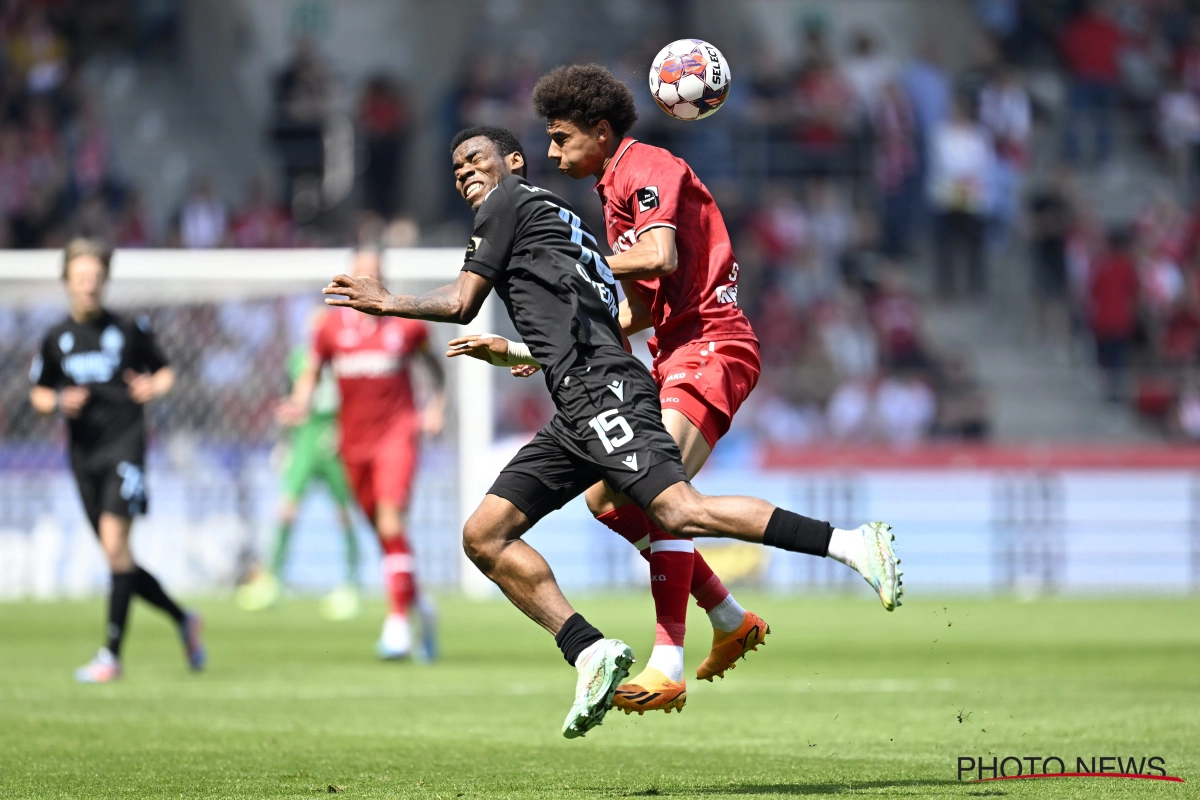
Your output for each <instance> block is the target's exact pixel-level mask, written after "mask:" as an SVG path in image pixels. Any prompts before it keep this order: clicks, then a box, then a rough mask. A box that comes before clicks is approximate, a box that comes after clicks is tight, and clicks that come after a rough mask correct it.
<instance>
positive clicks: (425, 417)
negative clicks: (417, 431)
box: [421, 403, 446, 437]
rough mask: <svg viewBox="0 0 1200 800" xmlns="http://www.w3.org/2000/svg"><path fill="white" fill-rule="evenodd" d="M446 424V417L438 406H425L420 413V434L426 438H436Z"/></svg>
mask: <svg viewBox="0 0 1200 800" xmlns="http://www.w3.org/2000/svg"><path fill="white" fill-rule="evenodd" d="M445 424H446V416H445V414H444V413H443V411H442V407H441V405H440V404H436V403H435V404H431V405H429V406H426V408H425V410H424V411H422V412H421V433H423V434H425V435H426V436H431V437H432V436H437V435H438V434H440V433H441V432H442V428H443V427H444V426H445Z"/></svg>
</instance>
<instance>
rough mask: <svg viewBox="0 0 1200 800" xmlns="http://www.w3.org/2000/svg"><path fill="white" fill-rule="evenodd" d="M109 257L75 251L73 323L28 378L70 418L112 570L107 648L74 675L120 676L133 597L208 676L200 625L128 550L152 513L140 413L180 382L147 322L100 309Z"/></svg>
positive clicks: (82, 488)
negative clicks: (161, 619)
mask: <svg viewBox="0 0 1200 800" xmlns="http://www.w3.org/2000/svg"><path fill="white" fill-rule="evenodd" d="M110 255H111V254H110V253H109V251H108V250H107V249H106V248H105V247H103V246H101V245H100V244H98V243H97V242H93V241H90V240H87V239H75V240H74V241H72V242H71V243H70V244H68V245H67V248H66V251H65V253H64V258H63V275H62V277H63V282H64V283H65V284H66V287H67V298H68V301H69V303H70V315H69V316H68V317H67V318H66V319H65V320H63V321H62V322H60V323H59V324H58V325H55V326H54V327H53V328H51V329H50V331H49V332H48V333H47V334H46V338H45V339H44V340H43V341H42V349H41V352H40V353H39V354H38V356H37V358H35V359H34V362H33V367H32V369H31V370H30V373H29V377H30V380H31V381H32V382H33V384H34V386H33V388H32V389H31V390H30V392H29V401H30V403H31V404H32V405H33V407H34V409H35V410H36V411H37V412H38V413H40V414H46V415H50V414H55V413H60V414H62V415H63V416H64V417H65V418H66V419H67V430H68V431H69V433H70V442H71V444H70V455H71V471H72V472H73V473H74V474H75V482H76V484H77V485H78V487H79V497H80V499H81V500H82V501H83V507H84V511H85V512H86V513H87V518H88V521H89V522H90V523H91V524H92V529H93V530H94V531H95V532H96V536H97V537H99V539H100V545H101V546H102V547H103V548H104V555H105V556H106V557H107V558H108V566H109V569H110V570H111V571H112V585H111V589H110V590H109V596H108V627H107V642H106V643H105V646H104V647H102V648H100V652H99V653H97V654H96V657H95V658H94V659H92V660H91V661H90V662H89V663H87V664H85V665H84V666H82V667H80V668H79V669H78V670H76V671H75V679H76V680H77V681H79V682H80V683H108V682H109V681H114V680H117V679H118V678H120V677H121V642H122V640H123V639H124V637H125V623H126V621H127V620H128V616H129V604H130V601H131V600H132V599H133V596H134V595H138V596H140V597H141V598H142V599H143V600H145V601H146V602H148V603H150V604H151V605H153V606H156V607H157V608H159V609H160V610H161V611H163V612H164V613H166V614H167V615H168V616H169V617H170V618H171V620H172V621H173V622H174V623H175V626H176V627H177V628H178V630H179V636H180V638H181V639H182V640H183V647H184V653H185V656H186V658H187V663H188V666H190V667H191V668H192V669H193V670H200V669H203V668H204V662H205V651H204V645H203V644H202V643H201V641H200V628H201V620H200V617H199V616H198V615H197V614H195V613H189V612H186V611H184V610H183V609H182V608H180V607H179V605H178V604H177V603H176V602H175V601H174V600H172V599H171V597H170V596H168V595H167V593H166V592H165V591H163V588H162V586H161V585H159V583H158V580H157V579H155V577H154V576H153V575H151V574H150V573H149V572H147V571H146V570H144V569H143V568H142V567H140V566H138V565H137V564H136V563H135V562H134V560H133V553H132V552H130V550H129V532H130V528H131V527H132V524H133V518H134V517H136V516H139V515H141V514H145V513H146V479H145V464H146V420H145V413H144V410H143V408H142V407H143V406H144V405H145V404H146V403H148V402H150V401H151V400H154V399H157V398H159V397H162V396H163V395H165V394H166V393H167V392H169V391H171V386H172V384H173V383H174V381H175V378H174V374H173V373H172V372H171V368H170V367H169V366H167V359H166V357H165V356H164V355H163V353H162V350H160V349H159V347H158V344H157V342H155V340H154V336H153V335H152V334H151V333H150V326H149V323H148V322H147V321H146V320H145V319H144V318H143V319H139V320H137V321H136V322H135V321H133V320H130V319H126V318H124V317H120V316H117V315H116V314H113V313H112V312H111V311H109V310H107V309H106V308H104V307H103V306H102V305H101V298H102V296H103V294H104V286H105V284H106V283H107V282H108V267H109V260H110Z"/></svg>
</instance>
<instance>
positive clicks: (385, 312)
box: [321, 271, 492, 325]
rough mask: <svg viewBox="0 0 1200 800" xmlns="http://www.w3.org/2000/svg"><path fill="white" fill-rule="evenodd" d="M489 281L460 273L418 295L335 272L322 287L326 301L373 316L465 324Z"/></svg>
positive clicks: (484, 296) (489, 286)
mask: <svg viewBox="0 0 1200 800" xmlns="http://www.w3.org/2000/svg"><path fill="white" fill-rule="evenodd" d="M491 290H492V282H491V281H489V280H488V279H487V278H485V277H483V276H482V275H479V274H478V273H475V272H466V271H463V272H460V273H458V279H457V280H455V281H454V283H451V284H448V285H446V286H442V287H440V288H437V289H434V290H433V291H432V292H427V293H425V294H418V295H407V294H389V293H388V290H387V289H385V288H383V284H381V283H380V282H379V281H377V280H375V279H374V278H351V277H350V276H349V275H338V276H336V277H334V279H333V280H332V281H331V282H330V284H329V285H328V286H326V287H325V288H324V289H322V290H321V292H322V293H323V294H325V295H341V297H336V296H332V297H326V298H325V302H326V304H328V305H331V306H344V307H346V308H353V309H354V310H355V311H361V312H363V313H364V314H374V315H375V316H387V317H406V318H408V319H423V320H426V321H428V322H452V323H454V324H456V325H465V324H466V323H468V322H470V321H471V320H473V319H475V315H476V314H478V313H479V309H480V308H481V307H482V306H483V301H484V300H485V299H487V296H488V292H490V291H491Z"/></svg>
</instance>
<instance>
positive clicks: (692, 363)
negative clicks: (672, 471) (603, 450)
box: [533, 65, 899, 713]
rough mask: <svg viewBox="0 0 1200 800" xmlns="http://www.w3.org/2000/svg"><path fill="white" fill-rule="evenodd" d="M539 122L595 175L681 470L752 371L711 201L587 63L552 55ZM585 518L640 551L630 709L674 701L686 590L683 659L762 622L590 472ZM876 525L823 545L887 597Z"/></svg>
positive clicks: (718, 653)
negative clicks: (690, 619)
mask: <svg viewBox="0 0 1200 800" xmlns="http://www.w3.org/2000/svg"><path fill="white" fill-rule="evenodd" d="M533 104H534V108H535V110H536V112H537V115H538V116H539V117H541V118H543V119H545V120H546V122H547V132H548V133H549V135H550V149H549V157H550V158H551V159H552V160H554V161H555V162H557V164H558V168H559V171H560V172H562V173H564V174H566V175H568V176H570V177H572V178H580V179H582V178H587V177H594V178H595V179H596V181H597V183H596V186H595V191H596V193H597V194H598V195H599V197H600V201H601V203H602V205H603V208H604V221H605V229H606V231H607V233H608V241H609V246H610V247H611V248H612V250H613V253H614V255H612V256H611V257H610V258H608V264H609V266H610V268H611V269H612V272H613V274H614V276H616V277H617V278H618V279H620V280H622V281H623V283H624V286H625V291H626V295H627V298H626V302H625V303H624V304H623V305H622V307H621V316H620V322H621V327H622V330H623V331H624V332H625V333H626V334H627V335H628V334H630V333H634V332H636V331H640V330H644V329H646V328H648V327H651V326H653V329H654V337H653V338H652V339H651V340H650V350H651V353H652V354H653V356H654V365H653V370H652V371H653V374H654V377H655V380H656V382H657V383H658V386H659V389H660V400H661V402H662V407H663V422H664V423H665V424H666V427H667V430H668V431H669V432H670V433H671V435H672V436H673V437H674V438H675V440H676V441H677V442H678V443H679V446H680V450H681V452H682V454H683V462H684V466H685V468H686V469H687V473H688V476H689V477H692V476H694V475H695V474H696V473H697V472H698V471H699V470H700V467H702V466H703V465H704V462H705V461H706V460H707V459H708V456H709V455H710V454H711V453H712V448H713V447H714V446H715V445H716V443H717V440H718V439H719V438H720V437H721V436H723V435H724V434H725V433H726V432H727V431H728V430H729V425H730V422H731V421H732V419H733V415H734V414H735V413H736V412H737V409H738V407H739V406H740V405H741V404H742V402H744V401H745V399H746V397H747V396H748V395H749V394H750V392H751V390H752V389H753V388H754V386H755V384H756V383H757V382H758V377H759V372H760V364H759V352H758V339H757V338H756V337H755V335H754V331H753V330H752V329H751V327H750V323H749V321H747V319H746V317H745V315H744V314H743V313H742V311H741V309H740V308H738V304H737V299H738V298H737V281H738V269H739V268H738V263H737V261H736V260H734V254H733V246H732V244H731V243H730V240H729V233H728V231H727V230H726V228H725V221H724V219H723V218H722V217H721V212H720V210H719V209H718V208H717V206H716V203H715V202H714V201H713V197H712V195H711V194H710V193H709V191H708V189H707V188H706V187H705V186H704V184H703V183H701V182H700V179H699V178H698V177H696V173H695V172H693V171H692V169H691V167H689V166H688V165H687V164H686V163H685V162H684V161H682V160H681V159H679V158H676V157H675V156H673V155H672V154H671V153H670V152H668V151H666V150H663V149H662V148H658V147H652V146H650V145H646V144H642V143H641V142H638V141H636V140H634V139H631V138H628V137H626V136H625V133H626V132H627V131H628V130H629V129H630V128H631V127H632V125H633V123H634V121H635V120H636V119H637V114H636V112H635V110H634V103H633V95H632V93H631V92H630V90H629V89H628V88H627V87H626V86H625V85H624V84H622V83H621V82H620V81H619V80H617V79H616V78H615V77H614V76H613V75H612V74H611V73H610V72H609V71H608V70H606V69H605V68H604V67H601V66H598V65H576V66H569V67H559V68H558V69H555V70H553V71H552V72H550V73H548V74H546V75H545V76H543V77H542V79H541V80H540V81H538V83H537V85H536V86H535V87H534V90H533ZM587 503H588V508H589V509H590V510H591V511H592V513H593V514H595V515H596V518H597V519H599V520H600V521H601V522H603V523H604V524H605V525H607V526H608V527H609V528H611V529H613V530H614V531H616V532H617V533H619V534H621V535H622V536H623V537H625V538H626V539H628V540H629V541H630V542H632V543H634V545H635V546H636V547H638V548H639V550H641V551H642V553H643V555H646V554H647V551H648V559H649V561H650V571H651V575H652V576H653V580H652V582H651V589H652V592H653V594H654V602H655V613H656V616H657V622H658V624H657V632H656V636H655V646H654V650H653V651H652V654H651V656H650V659H649V661H648V662H647V666H646V669H645V670H643V671H642V673H641V674H640V675H638V676H636V677H634V678H632V679H631V680H630V681H629V683H627V684H625V685H624V686H622V687H620V688H619V689H618V691H617V694H616V697H615V699H614V704H615V705H616V706H618V707H620V708H623V709H624V710H625V711H626V713H628V712H630V711H647V710H651V709H659V708H661V709H665V710H667V711H668V712H669V711H670V710H671V709H672V708H676V709H682V707H683V704H684V702H685V701H686V697H687V695H686V687H685V684H684V681H683V638H684V625H685V619H686V614H687V597H688V594H689V592H690V593H691V594H693V595H695V597H696V600H697V602H698V603H699V604H700V606H701V608H703V609H704V610H705V611H706V612H707V613H708V617H709V619H710V621H711V622H712V625H713V646H712V650H711V652H710V653H709V656H708V657H707V658H706V659H705V660H704V662H703V663H702V664H701V665H700V667H699V668H698V669H697V671H696V677H697V678H701V679H705V680H710V681H711V680H712V679H713V677H714V676H716V675H720V676H722V677H723V676H724V673H725V671H726V670H728V669H732V668H733V666H734V663H735V661H737V659H739V658H741V657H742V656H744V655H745V654H746V653H747V652H748V651H750V650H752V649H756V648H757V647H758V645H759V644H761V643H762V642H763V640H764V638H765V637H766V635H767V634H768V633H769V632H770V628H769V627H768V626H767V623H766V622H765V621H764V620H763V619H762V618H761V617H759V616H758V615H756V614H754V613H753V612H750V611H747V610H745V609H744V608H742V606H741V605H739V604H738V602H737V600H735V599H734V598H733V596H732V595H731V594H730V593H729V591H728V590H727V589H726V588H725V586H724V585H723V584H722V583H721V580H720V578H718V577H717V576H716V575H715V574H714V573H713V571H712V569H711V568H710V567H709V566H708V564H706V563H705V561H704V558H703V557H702V556H701V555H700V554H699V553H697V552H695V550H694V548H693V545H692V542H691V541H690V540H687V539H679V538H676V537H673V536H670V535H668V534H666V533H664V532H662V531H661V530H659V529H658V528H657V527H656V526H655V525H654V523H653V522H651V520H650V519H649V517H647V516H646V514H645V513H643V512H642V511H641V510H640V509H639V508H637V507H636V506H634V505H632V504H630V502H629V500H628V498H625V497H623V496H620V495H617V494H615V493H614V492H613V491H612V490H611V489H610V488H609V487H608V486H607V485H606V484H604V483H599V484H596V485H595V486H593V487H592V488H591V489H590V490H589V491H588V492H587ZM891 539H892V537H891V534H890V533H889V532H888V527H887V526H886V525H881V524H878V523H872V524H870V525H864V526H863V527H862V528H859V529H857V530H854V531H842V530H835V531H834V533H833V538H832V539H831V541H830V544H829V552H828V556H829V557H831V558H834V559H836V560H838V561H841V562H843V563H845V564H847V565H849V566H851V567H853V568H855V569H858V570H859V571H860V572H861V573H862V574H863V577H864V578H866V579H867V582H868V583H870V584H871V585H872V587H873V588H874V589H875V590H876V591H877V592H879V594H880V599H881V600H882V602H883V604H884V606H885V608H887V609H888V610H889V611H890V610H892V608H893V607H894V604H895V603H896V595H897V594H899V591H898V589H897V587H896V586H895V585H891V586H887V585H885V584H886V583H887V581H881V580H880V578H879V576H876V575H874V574H873V573H872V570H871V569H870V568H869V567H868V564H867V562H868V559H867V558H866V553H867V550H868V549H869V548H871V547H886V552H888V553H889V554H891V556H890V557H891V558H892V559H893V560H894V559H895V555H894V553H893V552H892V548H891Z"/></svg>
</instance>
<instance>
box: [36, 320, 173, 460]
mask: <svg viewBox="0 0 1200 800" xmlns="http://www.w3.org/2000/svg"><path fill="white" fill-rule="evenodd" d="M166 365H167V359H166V357H165V356H164V355H163V353H162V351H161V350H160V349H159V348H158V345H157V344H156V343H155V341H154V337H153V335H151V333H150V326H149V323H148V321H147V320H145V319H144V318H142V319H139V320H138V321H137V322H134V321H133V320H129V319H124V318H122V317H118V316H117V315H115V314H113V313H111V312H109V311H102V312H101V313H100V316H98V317H97V318H96V319H94V320H92V321H90V322H83V323H79V322H76V321H75V320H73V319H71V318H70V317H68V318H67V319H65V320H63V321H62V322H60V323H59V324H58V325H56V326H54V327H53V328H51V329H50V332H49V333H47V334H46V338H45V339H44V340H42V349H41V352H40V353H39V354H38V356H37V357H36V358H35V359H34V362H33V367H32V369H31V370H30V373H29V377H30V380H32V381H33V382H34V383H36V384H37V385H38V386H46V387H49V388H51V389H62V388H64V387H66V386H86V387H87V388H88V389H89V390H90V392H91V394H90V396H89V398H88V402H87V404H86V405H84V407H83V410H82V411H81V412H80V414H79V417H78V418H76V419H72V420H68V427H69V430H70V433H71V463H72V464H73V465H74V466H76V467H77V468H91V467H93V466H98V465H105V464H116V463H119V462H122V461H129V462H133V463H136V464H141V463H143V461H144V458H145V452H146V423H145V417H144V415H143V412H142V407H141V406H140V405H138V404H137V403H135V402H133V400H132V398H130V396H129V385H128V383H126V381H125V375H124V373H125V371H126V370H133V371H134V372H141V373H146V372H156V371H157V370H159V369H161V368H162V367H165V366H166Z"/></svg>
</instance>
